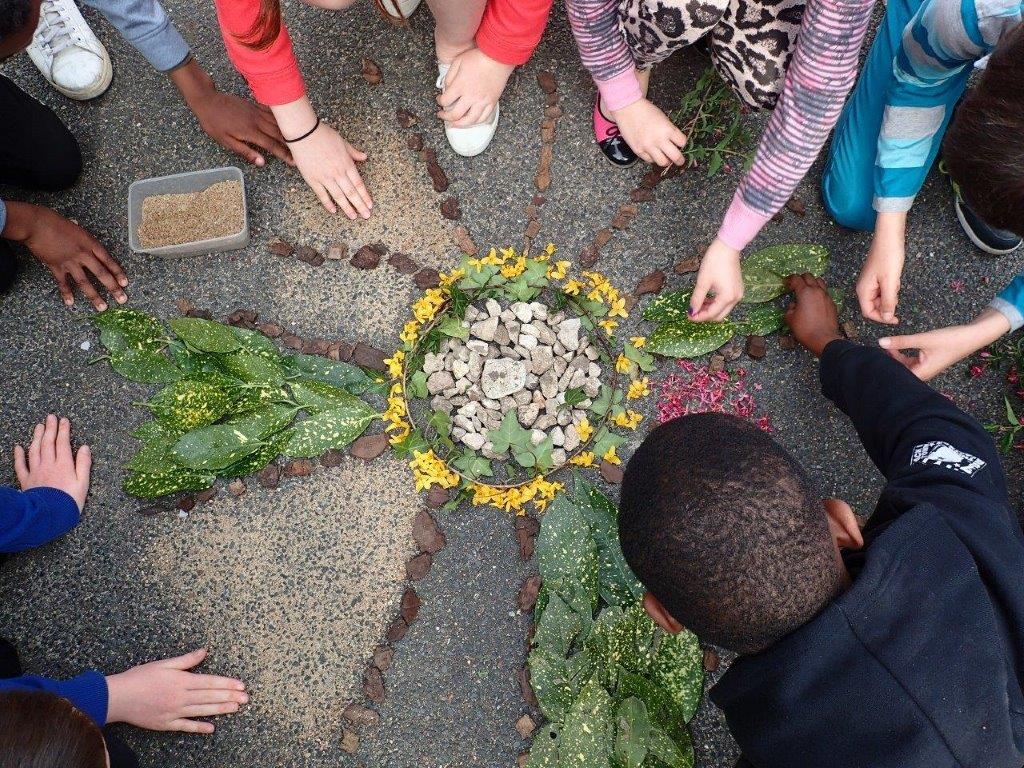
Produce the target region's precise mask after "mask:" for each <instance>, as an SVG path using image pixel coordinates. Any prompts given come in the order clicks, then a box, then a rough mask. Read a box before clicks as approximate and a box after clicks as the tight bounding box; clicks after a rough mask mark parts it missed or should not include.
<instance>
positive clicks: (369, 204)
mask: <svg viewBox="0 0 1024 768" xmlns="http://www.w3.org/2000/svg"><path fill="white" fill-rule="evenodd" d="M345 175H346V176H348V180H349V181H351V182H352V188H353V189H355V191H356V194H357V195H359V197H360V199H361V200H362V201H363V205H364V206H365V207H366V211H367V212H369V211H371V210H372V209H373V198H372V197H370V192H369V190H367V189H366V185H365V184H364V183H363V177H362V176H361V175H360V174H359V170H358V169H357V168H349V169H348V170H347V171H346V172H345Z"/></svg>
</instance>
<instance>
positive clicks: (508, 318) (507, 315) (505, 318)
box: [499, 309, 516, 323]
mask: <svg viewBox="0 0 1024 768" xmlns="http://www.w3.org/2000/svg"><path fill="white" fill-rule="evenodd" d="M499 317H500V318H501V322H503V323H511V322H512V321H513V320H515V319H516V316H515V313H514V312H513V311H512V310H511V309H506V310H503V311H502V313H501V314H500V315H499Z"/></svg>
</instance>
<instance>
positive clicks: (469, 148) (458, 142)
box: [437, 61, 501, 157]
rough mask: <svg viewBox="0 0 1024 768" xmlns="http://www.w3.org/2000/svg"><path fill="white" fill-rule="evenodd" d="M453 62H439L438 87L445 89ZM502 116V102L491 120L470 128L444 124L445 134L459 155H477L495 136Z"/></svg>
mask: <svg viewBox="0 0 1024 768" xmlns="http://www.w3.org/2000/svg"><path fill="white" fill-rule="evenodd" d="M449 69H451V64H442V63H441V62H440V61H439V62H437V87H438V88H440V89H441V91H442V92H443V91H444V79H445V77H447V76H448V70H449ZM500 116H501V104H497V105H495V107H494V114H492V115H491V119H490V121H489V122H486V123H480V124H478V125H471V126H469V128H453V127H452V126H450V125H448V123H445V124H444V135H445V136H447V137H448V143H449V144H450V145H451V147H452V150H453V151H454V152H455V154H457V155H462V156H463V157H475V156H476V155H479V154H480V153H481V152H483V151H484V150H485V149H487V145H489V144H490V143H491V139H493V138H494V132H495V131H497V130H498V118H499V117H500Z"/></svg>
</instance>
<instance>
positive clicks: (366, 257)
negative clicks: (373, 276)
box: [352, 245, 380, 269]
mask: <svg viewBox="0 0 1024 768" xmlns="http://www.w3.org/2000/svg"><path fill="white" fill-rule="evenodd" d="M378 264H380V254H379V253H377V252H376V251H375V250H373V249H372V248H371V247H370V246H368V245H364V246H363V247H362V248H360V249H359V250H358V251H356V252H355V255H354V256H353V257H352V266H353V267H355V268H356V269H376V268H377V265H378Z"/></svg>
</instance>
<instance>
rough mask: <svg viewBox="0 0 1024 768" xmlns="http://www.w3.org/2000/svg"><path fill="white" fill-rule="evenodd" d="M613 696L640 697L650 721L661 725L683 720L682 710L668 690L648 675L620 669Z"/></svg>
mask: <svg viewBox="0 0 1024 768" xmlns="http://www.w3.org/2000/svg"><path fill="white" fill-rule="evenodd" d="M615 696H616V698H617V699H626V698H629V697H630V696H635V697H636V698H638V699H640V700H641V701H642V702H643V703H644V706H645V707H646V709H647V716H648V718H649V719H650V721H651V722H652V723H655V724H657V725H660V726H662V727H666V726H668V725H671V724H672V723H681V722H683V716H682V712H681V711H680V710H679V708H678V707H677V706H676V705H675V702H674V701H673V700H672V698H671V697H670V696H669V695H668V692H667V691H665V690H664V689H662V688H661V686H659V685H658V684H657V683H655V682H654V681H652V680H651V679H650V678H649V677H644V676H642V675H638V674H636V673H635V672H629V671H628V670H625V669H620V670H619V674H618V676H617V687H616V690H615Z"/></svg>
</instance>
